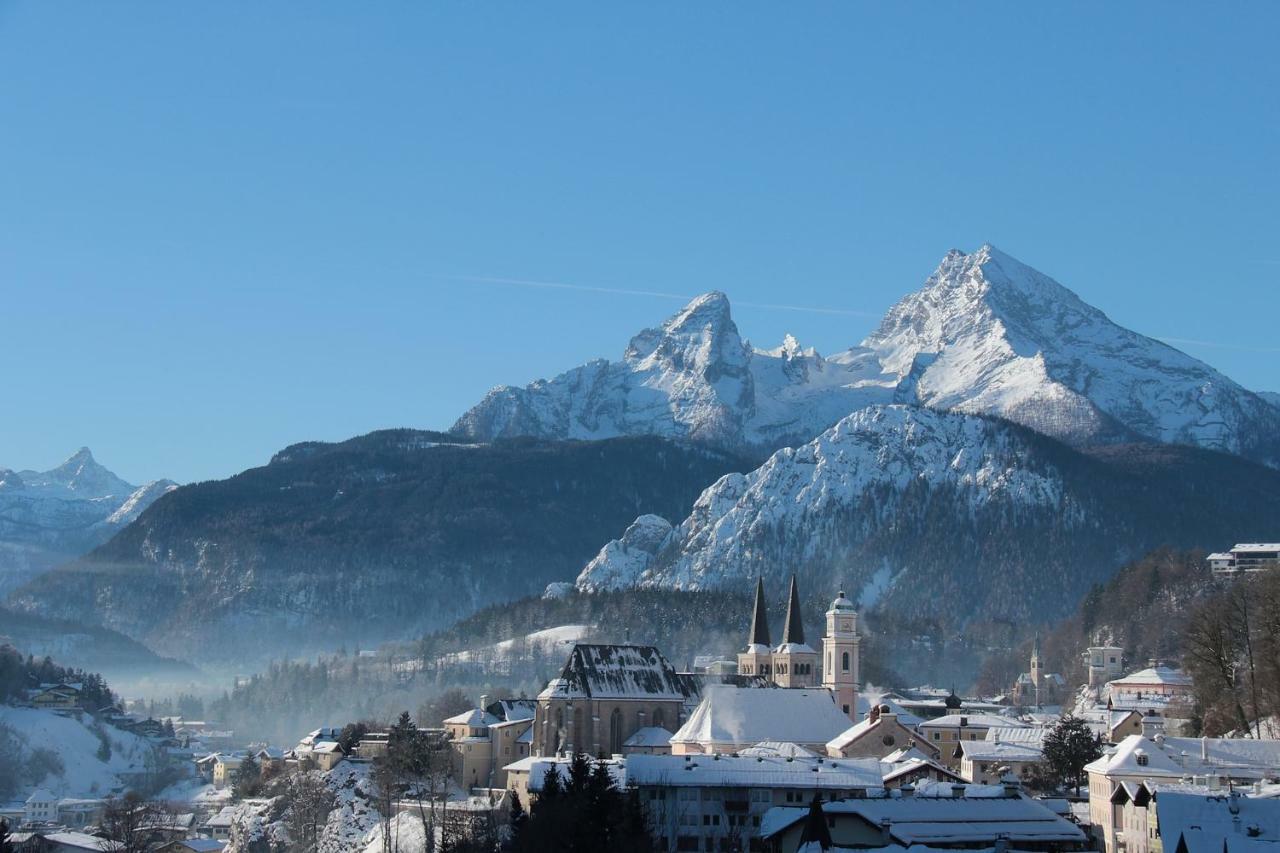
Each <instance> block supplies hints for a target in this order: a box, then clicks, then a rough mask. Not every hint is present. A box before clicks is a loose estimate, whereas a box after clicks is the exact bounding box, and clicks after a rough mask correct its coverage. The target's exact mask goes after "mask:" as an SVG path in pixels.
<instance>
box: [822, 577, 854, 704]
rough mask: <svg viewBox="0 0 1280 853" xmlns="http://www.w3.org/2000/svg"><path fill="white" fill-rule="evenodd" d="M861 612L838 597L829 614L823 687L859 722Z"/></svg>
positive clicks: (842, 597)
mask: <svg viewBox="0 0 1280 853" xmlns="http://www.w3.org/2000/svg"><path fill="white" fill-rule="evenodd" d="M861 642H862V638H861V637H859V636H858V611H857V610H856V609H854V606H853V602H852V601H850V600H849V599H847V598H845V597H844V590H841V591H840V592H839V593H838V594H837V595H836V600H835V601H833V602H831V609H830V610H828V611H827V632H826V634H825V635H824V636H823V638H822V686H823V687H826V688H827V689H828V690H830V691H831V693H832V695H834V696H835V699H836V704H837V705H839V706H840V710H841V711H843V712H844V713H845V714H847V715H848V717H849V719H851V720H853V721H854V722H855V723H856V722H857V721H858V663H859V660H858V655H859V644H860V643H861Z"/></svg>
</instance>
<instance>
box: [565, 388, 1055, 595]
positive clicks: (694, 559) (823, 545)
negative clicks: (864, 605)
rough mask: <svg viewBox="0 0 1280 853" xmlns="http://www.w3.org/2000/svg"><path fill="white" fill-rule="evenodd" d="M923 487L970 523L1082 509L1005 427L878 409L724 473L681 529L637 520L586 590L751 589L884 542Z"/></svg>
mask: <svg viewBox="0 0 1280 853" xmlns="http://www.w3.org/2000/svg"><path fill="white" fill-rule="evenodd" d="M913 488H916V489H919V488H923V489H926V490H928V491H930V492H939V493H940V492H942V491H944V490H945V491H946V492H947V493H948V494H949V495H951V496H952V497H951V501H952V503H953V504H959V505H960V506H961V507H962V508H963V510H964V512H965V513H966V514H967V515H969V516H974V515H976V514H978V513H980V512H981V510H982V509H983V508H984V507H985V506H988V505H991V504H1001V505H1002V506H1007V507H1022V508H1039V509H1043V510H1050V511H1053V512H1055V513H1058V512H1063V513H1066V514H1067V516H1071V515H1073V514H1074V513H1073V509H1072V507H1071V505H1070V503H1069V501H1066V500H1065V496H1064V490H1063V488H1062V484H1061V481H1060V480H1059V479H1058V477H1057V475H1056V472H1054V471H1053V470H1052V468H1050V467H1047V466H1043V465H1038V464H1036V460H1035V459H1034V453H1033V452H1032V450H1031V449H1030V448H1029V447H1028V446H1027V445H1026V444H1025V442H1024V441H1023V439H1022V437H1021V436H1020V435H1019V434H1017V433H1015V432H1013V431H1011V429H1010V428H1009V427H1007V426H1006V425H1004V424H1001V423H1000V422H998V421H992V420H988V419H985V418H980V417H973V416H968V415H962V414H953V413H946V412H938V411H932V410H928V409H921V408H917V407H911V406H902V405H892V406H872V407H869V408H866V409H862V410H860V411H858V412H855V413H854V414H852V415H849V416H848V417H846V418H845V419H844V420H842V421H840V423H838V424H836V425H835V426H834V427H832V428H830V429H829V430H827V431H826V432H824V433H823V434H822V435H820V436H818V437H817V438H816V439H814V440H813V441H811V442H809V443H807V444H804V445H802V446H800V447H797V448H794V449H793V448H784V449H782V450H779V451H778V452H776V453H775V454H773V456H772V457H770V458H769V460H768V461H767V462H766V463H765V464H764V465H762V466H761V467H760V468H758V469H756V470H755V471H752V472H751V473H749V474H745V475H743V474H729V475H726V476H725V477H722V478H721V479H720V480H719V481H718V482H716V483H715V485H713V486H711V487H710V488H708V489H707V490H706V491H704V492H703V493H702V496H701V497H699V499H698V501H697V503H696V504H695V505H694V508H693V512H692V514H691V515H690V516H689V517H688V518H687V519H685V520H684V521H683V522H682V523H681V524H680V525H679V526H678V527H676V528H674V529H672V527H671V526H670V525H669V524H667V523H666V522H665V521H663V520H662V519H658V518H654V517H652V516H648V517H643V518H641V519H637V521H636V522H635V523H634V524H632V525H631V527H630V528H628V530H627V532H626V534H624V536H623V538H622V539H620V540H615V541H613V542H610V543H609V544H607V545H605V546H604V548H602V549H601V551H600V553H599V554H598V555H597V556H596V557H595V559H593V560H592V561H591V562H590V563H589V564H588V565H587V566H586V568H585V569H584V570H583V572H582V574H581V575H580V576H579V578H578V582H577V583H578V587H579V589H582V590H587V591H599V590H605V589H625V588H627V587H632V586H658V587H666V588H676V589H705V588H714V587H720V586H738V587H741V588H743V589H745V588H746V586H747V583H748V581H749V580H750V579H751V578H754V577H756V576H757V575H760V574H766V575H778V574H780V573H781V571H782V570H783V569H784V568H785V567H795V566H799V565H802V564H811V563H813V562H814V561H819V562H821V561H822V560H823V559H824V558H825V557H826V556H827V555H828V554H835V553H847V552H848V551H849V549H850V548H853V549H854V550H856V549H857V546H858V545H859V544H860V543H861V542H863V541H867V540H874V539H876V538H878V537H879V535H880V533H881V530H880V528H883V527H884V526H886V525H889V524H892V523H894V521H895V516H896V514H897V512H898V511H899V510H900V509H901V508H902V506H903V503H904V498H905V496H906V495H908V493H909V492H910V491H911V490H912V489H913ZM837 541H838V542H839V547H832V546H834V545H835V543H836V542H837ZM826 568H827V570H828V571H830V570H832V569H835V568H836V567H831V566H828V567H826ZM847 572H848V573H851V574H852V573H856V572H857V568H856V567H854V566H849V567H848V569H847ZM848 579H849V580H850V581H853V580H869V578H855V577H849V578H848ZM854 588H855V589H856V588H857V587H856V586H855V587H854Z"/></svg>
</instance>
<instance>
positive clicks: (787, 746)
mask: <svg viewBox="0 0 1280 853" xmlns="http://www.w3.org/2000/svg"><path fill="white" fill-rule="evenodd" d="M738 754H739V755H778V756H781V757H783V758H786V757H787V756H790V757H792V758H817V756H818V753H816V752H811V751H810V750H807V749H805V748H804V747H803V746H801V745H800V744H798V743H790V742H788V741H781V740H766V741H761V742H760V743H758V744H756V745H755V746H749V747H747V748H746V749H743V750H739V751H738Z"/></svg>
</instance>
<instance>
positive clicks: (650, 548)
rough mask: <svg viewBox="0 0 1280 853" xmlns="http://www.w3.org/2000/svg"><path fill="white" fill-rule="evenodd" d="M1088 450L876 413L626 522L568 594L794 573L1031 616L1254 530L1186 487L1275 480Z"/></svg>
mask: <svg viewBox="0 0 1280 853" xmlns="http://www.w3.org/2000/svg"><path fill="white" fill-rule="evenodd" d="M1148 447H1150V446H1149V445H1148ZM1123 453H1127V455H1119V454H1123ZM1100 454H1101V455H1092V454H1087V453H1084V452H1081V451H1078V450H1075V449H1072V448H1070V447H1069V446H1067V445H1065V444H1062V443H1060V442H1058V441H1056V440H1053V439H1050V438H1047V437H1045V436H1043V435H1040V434H1038V433H1036V432H1034V431H1032V430H1029V429H1026V428H1024V427H1021V426H1018V425H1016V424H1012V423H1009V422H1006V421H1002V420H998V419H993V418H989V417H985V416H978V415H969V414H963V413H959V412H943V411H938V410H932V409H926V408H922V407H919V406H905V405H891V406H879V405H877V406H871V407H868V408H864V409H862V410H860V411H858V412H855V413H853V414H851V415H849V416H848V417H846V418H844V419H843V420H841V421H840V422H839V423H838V424H836V425H835V426H834V427H831V428H830V429H828V430H826V431H825V432H823V433H822V434H821V435H819V436H818V437H817V438H815V439H814V440H812V441H810V442H808V443H806V444H804V445H801V446H799V447H796V448H784V449H782V450H779V451H777V452H776V453H774V454H773V455H772V456H771V457H770V458H769V459H768V461H766V462H765V463H764V465H762V466H761V467H760V468H758V469H756V470H755V471H752V472H750V473H748V474H745V475H744V474H728V475H726V476H724V477H722V478H721V479H720V480H718V481H717V482H716V483H715V484H714V485H712V486H711V487H709V488H708V489H706V490H705V491H704V492H703V493H702V495H701V496H700V497H699V498H698V500H697V502H696V503H695V504H694V508H693V511H692V513H691V514H690V515H689V516H688V517H687V518H686V519H684V520H683V521H681V522H680V523H678V524H677V525H675V526H672V525H671V524H668V523H667V522H666V521H664V520H663V519H661V518H655V517H653V516H643V517H641V518H639V519H638V520H637V521H636V522H635V523H634V524H632V525H631V527H630V528H628V529H627V531H626V533H625V534H624V535H623V537H622V538H621V539H619V540H615V541H613V542H610V543H608V544H607V545H605V546H604V548H603V549H601V551H600V553H599V554H598V555H597V556H596V557H595V558H594V559H593V560H592V561H591V562H590V563H588V564H587V566H586V568H585V569H584V570H583V571H582V573H581V575H580V576H579V578H578V581H577V586H578V588H579V589H580V590H584V591H598V590H602V589H626V588H628V587H632V586H642V587H657V588H668V589H708V588H726V587H727V588H733V589H739V590H746V589H748V588H749V587H750V584H751V582H752V579H753V578H755V577H757V576H764V577H766V578H767V579H769V580H768V582H770V583H773V584H781V583H782V582H783V579H784V578H785V576H786V575H788V574H790V573H791V572H798V573H799V574H800V575H801V577H802V579H803V583H804V585H805V586H806V587H807V588H809V589H812V590H815V591H822V592H824V593H829V591H830V590H833V589H837V588H844V589H849V590H851V591H856V592H857V593H858V594H859V596H860V604H861V606H863V607H867V608H870V607H873V606H875V605H877V604H880V603H885V602H891V603H892V605H893V607H894V610H895V612H896V613H898V614H900V615H903V614H907V615H912V616H920V617H928V618H944V619H949V620H951V621H953V622H957V623H963V622H967V621H969V620H970V619H974V618H997V619H1027V618H1038V619H1043V618H1045V617H1047V616H1049V615H1054V614H1060V612H1061V611H1063V610H1064V608H1069V607H1070V606H1071V605H1072V604H1073V603H1074V602H1075V601H1076V600H1077V598H1078V596H1079V595H1082V594H1083V593H1084V591H1085V590H1087V589H1088V587H1089V584H1091V583H1093V582H1098V581H1101V580H1104V579H1105V578H1106V577H1108V576H1109V574H1110V573H1111V571H1113V570H1114V568H1115V566H1116V565H1118V564H1119V562H1121V561H1123V559H1125V558H1127V557H1131V556H1136V555H1138V554H1141V553H1144V552H1145V551H1147V550H1149V549H1150V548H1152V547H1156V546H1158V545H1161V544H1166V543H1189V544H1195V543H1198V542H1200V541H1207V537H1210V536H1212V535H1213V534H1212V532H1211V531H1213V530H1221V531H1223V532H1225V531H1227V530H1231V529H1240V530H1244V529H1251V530H1258V531H1261V530H1262V529H1263V528H1264V527H1265V523H1264V522H1261V521H1260V520H1259V518H1258V517H1255V516H1254V514H1253V513H1252V510H1251V511H1250V513H1248V514H1247V515H1248V517H1246V515H1245V514H1241V513H1240V512H1239V503H1238V498H1237V499H1235V500H1225V496H1221V497H1222V498H1223V499H1222V500H1220V499H1219V497H1220V496H1216V495H1213V496H1204V495H1200V496H1199V497H1198V498H1196V499H1194V500H1193V499H1191V492H1190V491H1189V489H1194V488H1197V486H1196V485H1194V484H1195V483H1196V482H1198V483H1199V486H1204V485H1205V484H1207V483H1211V482H1213V483H1216V482H1219V481H1222V480H1224V479H1225V480H1232V479H1235V480H1238V481H1239V483H1240V484H1244V483H1250V482H1251V483H1253V486H1251V487H1250V488H1251V489H1252V488H1253V487H1256V486H1257V485H1258V483H1259V482H1260V481H1261V482H1265V483H1270V484H1272V486H1280V472H1277V471H1275V470H1272V469H1268V468H1265V467H1263V466H1260V465H1256V464H1254V463H1250V462H1247V461H1245V460H1243V459H1233V458H1231V457H1226V456H1222V455H1221V454H1215V453H1208V452H1205V451H1201V450H1197V449H1193V448H1177V447H1168V448H1167V449H1166V448H1161V454H1159V455H1158V458H1155V459H1147V458H1143V457H1142V455H1141V454H1140V453H1139V452H1138V451H1137V450H1136V449H1133V448H1129V449H1128V450H1125V451H1122V450H1120V449H1108V450H1106V451H1104V452H1100ZM1109 455H1117V458H1109ZM1223 465H1229V466H1233V467H1232V473H1231V474H1230V475H1229V476H1224V473H1223V472H1222V470H1221V466H1223ZM1237 469H1239V470H1237ZM1187 478H1190V479H1191V480H1192V481H1193V485H1191V486H1188V485H1186V480H1187ZM1180 483H1181V484H1182V485H1179V484H1180ZM1272 486H1267V488H1271V487H1272ZM1241 487H1242V486H1241ZM1200 491H1204V489H1203V488H1200ZM1210 491H1213V489H1212V488H1211V489H1210ZM1270 501H1271V503H1272V504H1273V505H1274V507H1273V510H1268V511H1274V509H1275V508H1280V496H1276V497H1275V498H1274V499H1270ZM1121 543H1122V544H1121Z"/></svg>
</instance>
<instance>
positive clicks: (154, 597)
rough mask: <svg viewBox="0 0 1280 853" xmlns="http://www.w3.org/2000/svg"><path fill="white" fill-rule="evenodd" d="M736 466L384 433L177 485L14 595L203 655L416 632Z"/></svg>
mask: <svg viewBox="0 0 1280 853" xmlns="http://www.w3.org/2000/svg"><path fill="white" fill-rule="evenodd" d="M747 467H749V466H748V465H745V464H744V463H743V462H741V461H740V460H739V459H737V458H736V457H734V456H732V455H730V454H727V453H724V452H722V451H716V450H710V449H707V448H705V447H701V446H698V445H693V444H688V443H680V442H675V441H670V440H666V439H661V438H656V437H644V438H623V439H616V440H611V441H600V442H563V443H549V442H543V441H534V440H528V439H520V440H515V441H501V442H496V443H493V444H491V445H476V444H472V443H468V442H465V441H462V440H460V439H458V438H457V437H456V436H449V435H444V434H440V433H429V432H418V431H413V430H387V431H383V432H375V433H371V434H369V435H365V436H361V437H359V438H354V439H351V440H349V441H344V442H340V443H337V444H324V443H318V442H311V443H304V444H297V445H293V446H291V447H289V448H286V449H285V450H283V451H281V452H280V453H278V454H276V456H275V457H274V458H273V459H272V460H271V462H270V464H268V465H266V466H264V467H261V468H254V469H251V470H248V471H245V472H243V473H241V474H239V475H237V476H235V477H232V478H230V479H228V480H222V481H217V482H206V483H198V484H194V485H190V486H183V487H181V488H179V489H177V490H176V491H174V492H172V493H171V494H169V495H168V496H166V498H165V499H164V500H162V501H158V502H156V503H155V504H154V505H152V506H151V507H150V508H149V509H148V510H147V511H145V512H143V513H142V515H141V516H139V517H138V519H137V520H136V521H135V522H134V523H132V524H130V525H129V526H127V527H126V528H125V529H124V530H122V531H121V532H120V533H119V534H118V535H116V536H115V538H113V539H112V540H111V541H110V542H108V543H107V544H105V545H103V546H102V547H100V548H98V549H97V550H95V551H94V552H92V553H91V554H89V555H88V556H87V557H85V558H83V559H80V560H78V561H75V562H73V563H70V564H68V565H65V566H62V567H60V568H59V569H57V570H55V571H53V572H51V573H48V574H46V575H43V576H42V577H40V578H37V579H36V580H35V581H33V582H32V583H29V584H27V585H26V586H25V587H23V588H21V589H19V590H18V591H16V592H15V593H13V595H12V596H11V597H10V603H9V606H10V607H13V608H16V609H20V610H22V611H24V612H31V613H38V614H42V615H45V616H49V617H55V618H63V619H70V620H74V621H76V622H81V623H87V624H102V625H105V626H107V627H110V628H112V629H114V630H118V631H121V632H123V633H125V634H127V635H128V636H130V637H133V638H134V639H137V640H140V641H142V642H145V643H146V644H147V645H149V646H150V647H151V648H154V649H157V650H159V651H160V652H161V653H163V654H167V655H173V656H175V657H181V658H184V659H187V660H193V661H195V662H197V663H208V662H215V663H216V662H238V663H240V665H242V666H243V665H246V664H247V662H251V661H260V660H262V659H264V658H266V657H271V656H275V657H280V656H284V655H289V656H294V655H306V654H310V653H311V652H313V651H316V650H321V649H324V650H332V649H334V648H336V647H337V646H339V645H341V644H344V643H345V644H346V645H347V646H348V647H349V648H350V647H353V646H358V645H361V644H364V645H368V644H372V643H377V642H380V641H383V640H389V639H398V638H403V637H407V636H414V635H417V634H420V633H421V632H422V631H423V630H425V629H430V628H433V627H436V626H439V625H442V624H447V623H449V622H452V621H454V620H455V619H457V618H459V617H461V616H464V615H466V614H468V613H470V612H472V611H474V610H475V609H477V608H479V607H481V606H484V605H487V604H492V603H496V602H502V601H508V600H512V599H515V598H520V597H522V596H526V595H530V594H533V593H540V592H541V591H542V589H543V588H544V587H545V585H546V584H547V583H548V582H550V581H555V580H564V579H566V578H571V577H572V576H573V575H574V574H575V573H576V572H577V571H578V569H579V568H581V566H582V564H583V563H584V562H586V560H587V559H589V558H590V556H591V555H592V554H593V553H595V551H596V550H597V549H598V548H599V547H600V543H601V542H603V541H605V540H606V539H607V538H608V537H609V536H610V535H612V534H613V532H614V531H616V530H618V529H620V528H621V527H623V526H625V525H626V523H627V522H628V521H629V520H630V519H631V518H634V517H635V516H636V515H638V514H644V513H659V514H663V515H671V516H672V517H678V516H681V515H683V514H685V513H687V512H688V510H689V508H690V507H691V506H692V504H693V500H694V498H695V497H697V495H698V493H699V492H701V491H702V489H703V488H705V487H706V486H707V485H708V484H710V483H712V482H714V481H715V480H716V479H717V478H719V477H720V476H721V475H723V474H725V473H728V472H730V471H735V470H737V471H740V470H745V469H746V468H747Z"/></svg>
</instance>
